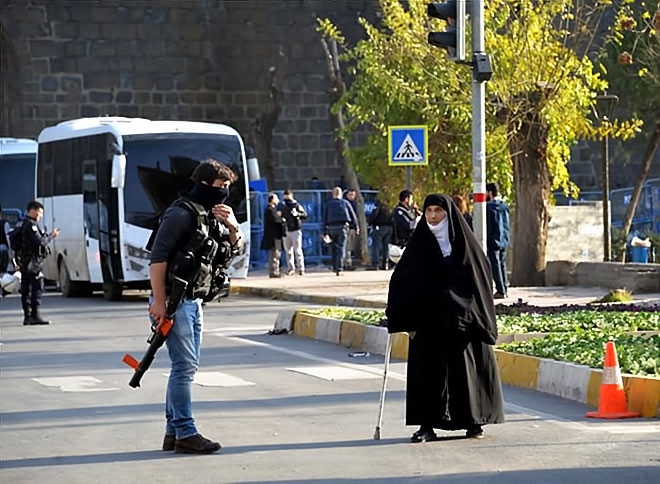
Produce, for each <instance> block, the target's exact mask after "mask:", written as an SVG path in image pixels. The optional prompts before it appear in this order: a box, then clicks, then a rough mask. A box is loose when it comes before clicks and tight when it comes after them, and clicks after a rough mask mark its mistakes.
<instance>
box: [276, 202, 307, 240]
mask: <svg viewBox="0 0 660 484" xmlns="http://www.w3.org/2000/svg"><path fill="white" fill-rule="evenodd" d="M277 210H279V211H280V212H282V218H283V219H284V220H285V221H286V228H287V230H288V231H289V232H293V231H294V230H300V229H302V221H303V220H305V219H306V218H307V212H306V211H305V209H304V208H303V206H302V205H300V204H299V203H298V202H297V201H296V200H294V199H292V198H285V199H283V200H281V201H280V203H279V204H278V205H277Z"/></svg>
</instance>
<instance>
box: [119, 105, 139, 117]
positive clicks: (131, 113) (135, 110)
mask: <svg viewBox="0 0 660 484" xmlns="http://www.w3.org/2000/svg"><path fill="white" fill-rule="evenodd" d="M117 112H118V114H119V115H120V116H126V117H129V118H137V117H139V116H140V107H139V106H136V105H135V104H120V105H119V108H118V111H117Z"/></svg>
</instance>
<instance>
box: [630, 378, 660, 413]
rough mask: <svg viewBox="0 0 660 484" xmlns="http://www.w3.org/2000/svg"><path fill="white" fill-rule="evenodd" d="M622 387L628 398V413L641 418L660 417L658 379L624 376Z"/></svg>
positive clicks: (659, 385)
mask: <svg viewBox="0 0 660 484" xmlns="http://www.w3.org/2000/svg"><path fill="white" fill-rule="evenodd" d="M623 387H624V388H625V389H626V396H627V397H628V411H630V412H639V413H640V414H641V415H642V417H660V378H653V377H645V376H638V375H635V376H624V377H623Z"/></svg>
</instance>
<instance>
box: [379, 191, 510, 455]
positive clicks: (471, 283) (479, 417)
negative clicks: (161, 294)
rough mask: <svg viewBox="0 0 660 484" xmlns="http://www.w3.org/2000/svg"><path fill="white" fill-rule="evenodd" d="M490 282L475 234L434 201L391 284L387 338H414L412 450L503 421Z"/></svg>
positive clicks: (444, 203)
mask: <svg viewBox="0 0 660 484" xmlns="http://www.w3.org/2000/svg"><path fill="white" fill-rule="evenodd" d="M491 281H492V278H491V272H490V266H489V264H488V260H487V259H486V256H485V254H484V252H483V250H482V249H481V247H480V246H479V243H478V242H477V239H476V238H475V236H474V234H473V233H472V230H470V227H469V226H468V224H467V222H466V221H465V218H464V217H463V216H462V215H461V213H460V212H459V210H458V208H457V207H456V205H455V204H454V203H453V202H452V200H451V198H450V197H448V196H447V195H441V194H438V195H429V196H428V197H426V200H425V201H424V215H423V217H422V219H421V220H420V221H419V223H418V224H417V228H416V229H415V232H414V233H413V235H412V238H411V239H410V242H408V245H407V246H406V249H405V251H404V252H403V256H402V257H401V260H400V261H399V263H398V264H397V265H396V268H395V269H394V272H393V274H392V278H391V280H390V288H389V295H388V299H387V310H386V315H387V320H388V331H389V332H390V333H399V332H408V333H410V345H409V350H408V381H407V392H406V425H419V426H420V427H419V430H418V431H416V432H415V433H414V434H413V436H412V438H411V441H412V442H425V441H429V440H435V439H436V438H437V437H436V434H435V432H434V429H442V430H461V429H465V430H467V433H466V435H467V437H472V438H479V437H482V436H483V429H482V425H484V424H490V423H500V422H503V421H504V413H503V403H502V388H501V384H500V377H499V373H498V369H497V362H496V361H495V354H494V352H493V348H492V345H494V344H495V341H496V340H497V323H496V320H495V306H494V304H493V291H492V282H491Z"/></svg>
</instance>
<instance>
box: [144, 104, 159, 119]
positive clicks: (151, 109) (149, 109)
mask: <svg viewBox="0 0 660 484" xmlns="http://www.w3.org/2000/svg"><path fill="white" fill-rule="evenodd" d="M140 115H141V116H142V117H143V118H147V119H159V118H160V107H159V106H141V109H140Z"/></svg>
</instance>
